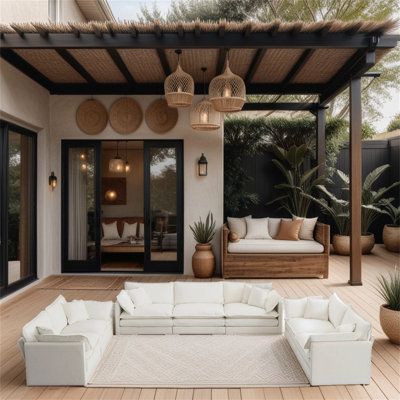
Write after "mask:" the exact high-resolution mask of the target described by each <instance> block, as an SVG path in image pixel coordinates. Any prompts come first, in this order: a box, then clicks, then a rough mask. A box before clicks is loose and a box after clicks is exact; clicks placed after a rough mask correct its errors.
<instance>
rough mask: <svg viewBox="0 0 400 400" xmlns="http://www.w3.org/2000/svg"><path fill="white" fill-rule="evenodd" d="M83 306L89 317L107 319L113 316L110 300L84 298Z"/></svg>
mask: <svg viewBox="0 0 400 400" xmlns="http://www.w3.org/2000/svg"><path fill="white" fill-rule="evenodd" d="M85 306H86V310H87V312H88V314H89V318H90V319H104V320H108V319H110V318H112V316H113V307H114V304H113V302H112V301H96V300H85Z"/></svg>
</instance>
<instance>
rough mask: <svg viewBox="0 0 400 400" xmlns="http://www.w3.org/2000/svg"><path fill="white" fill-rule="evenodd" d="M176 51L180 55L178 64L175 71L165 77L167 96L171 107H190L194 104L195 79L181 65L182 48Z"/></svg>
mask: <svg viewBox="0 0 400 400" xmlns="http://www.w3.org/2000/svg"><path fill="white" fill-rule="evenodd" d="M175 53H176V54H177V55H178V66H177V67H176V70H175V72H173V73H172V74H170V75H168V76H167V78H166V79H165V82H164V92H165V98H166V100H167V103H168V105H169V106H170V107H188V106H190V105H191V104H192V99H193V95H194V81H193V78H192V77H191V76H190V75H189V74H188V73H186V72H185V71H184V70H183V69H182V67H181V64H180V55H181V53H182V50H175Z"/></svg>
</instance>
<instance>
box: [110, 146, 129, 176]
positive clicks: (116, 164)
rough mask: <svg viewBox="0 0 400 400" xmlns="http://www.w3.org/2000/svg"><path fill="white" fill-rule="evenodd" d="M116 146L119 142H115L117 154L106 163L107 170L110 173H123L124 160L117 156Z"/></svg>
mask: <svg viewBox="0 0 400 400" xmlns="http://www.w3.org/2000/svg"><path fill="white" fill-rule="evenodd" d="M118 145H119V142H118V141H117V154H116V155H115V157H114V158H112V159H111V160H110V161H109V163H108V170H109V171H110V172H116V173H120V172H124V170H125V164H124V160H123V159H122V158H121V157H120V156H119V154H118Z"/></svg>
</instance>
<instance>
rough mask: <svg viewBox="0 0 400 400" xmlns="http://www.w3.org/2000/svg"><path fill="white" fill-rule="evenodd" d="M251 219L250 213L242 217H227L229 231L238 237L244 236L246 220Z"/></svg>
mask: <svg viewBox="0 0 400 400" xmlns="http://www.w3.org/2000/svg"><path fill="white" fill-rule="evenodd" d="M248 219H251V215H248V216H247V217H244V218H233V217H228V227H229V230H230V231H231V232H235V233H236V234H237V235H238V236H239V238H240V239H243V238H244V237H245V236H246V229H247V228H246V221H247V220H248Z"/></svg>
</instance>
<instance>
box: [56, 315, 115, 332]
mask: <svg viewBox="0 0 400 400" xmlns="http://www.w3.org/2000/svg"><path fill="white" fill-rule="evenodd" d="M109 329H112V327H111V320H109V321H105V320H103V319H87V320H86V321H79V322H75V323H73V324H71V325H67V326H66V327H65V328H64V329H63V330H62V332H61V333H62V334H63V335H74V334H78V335H84V334H85V333H97V334H98V335H104V334H105V333H106V331H107V330H109Z"/></svg>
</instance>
